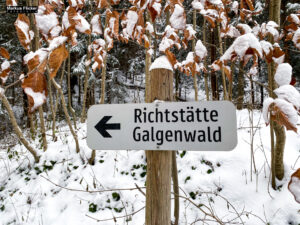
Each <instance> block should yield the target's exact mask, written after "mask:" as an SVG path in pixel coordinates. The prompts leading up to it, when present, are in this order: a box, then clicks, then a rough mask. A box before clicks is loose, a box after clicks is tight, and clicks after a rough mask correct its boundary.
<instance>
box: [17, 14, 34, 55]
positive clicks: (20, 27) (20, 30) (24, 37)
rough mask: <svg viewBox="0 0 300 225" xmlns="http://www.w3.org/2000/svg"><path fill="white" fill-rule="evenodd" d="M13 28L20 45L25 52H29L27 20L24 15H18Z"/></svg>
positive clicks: (29, 40) (29, 39) (28, 25)
mask: <svg viewBox="0 0 300 225" xmlns="http://www.w3.org/2000/svg"><path fill="white" fill-rule="evenodd" d="M15 27H16V29H17V35H18V38H19V41H20V43H21V45H22V46H23V47H24V48H25V49H26V50H29V47H30V42H31V38H30V29H29V27H30V21H29V18H28V17H27V16H26V15H25V14H19V15H18V18H17V20H16V22H15Z"/></svg>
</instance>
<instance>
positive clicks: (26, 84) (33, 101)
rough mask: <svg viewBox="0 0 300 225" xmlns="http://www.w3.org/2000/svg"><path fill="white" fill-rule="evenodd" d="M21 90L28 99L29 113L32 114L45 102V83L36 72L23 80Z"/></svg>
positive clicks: (43, 77)
mask: <svg viewBox="0 0 300 225" xmlns="http://www.w3.org/2000/svg"><path fill="white" fill-rule="evenodd" d="M22 88H23V89H24V92H25V93H26V95H27V98H28V104H29V112H31V113H32V112H33V111H35V110H36V109H37V108H38V107H39V106H41V105H43V104H44V103H45V102H46V96H47V81H46V78H45V76H44V75H43V74H42V73H40V72H38V71H36V72H34V73H30V74H29V76H28V77H26V78H25V79H24V81H23V83H22Z"/></svg>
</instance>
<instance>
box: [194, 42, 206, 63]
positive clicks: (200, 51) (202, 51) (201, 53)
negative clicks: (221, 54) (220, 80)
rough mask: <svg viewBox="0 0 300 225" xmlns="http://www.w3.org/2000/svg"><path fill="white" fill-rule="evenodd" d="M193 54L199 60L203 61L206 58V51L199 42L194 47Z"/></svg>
mask: <svg viewBox="0 0 300 225" xmlns="http://www.w3.org/2000/svg"><path fill="white" fill-rule="evenodd" d="M195 53H196V55H197V56H198V57H200V59H201V60H203V59H204V58H205V57H206V56H207V49H206V47H205V46H204V45H203V44H202V41H201V40H198V41H197V43H196V46H195Z"/></svg>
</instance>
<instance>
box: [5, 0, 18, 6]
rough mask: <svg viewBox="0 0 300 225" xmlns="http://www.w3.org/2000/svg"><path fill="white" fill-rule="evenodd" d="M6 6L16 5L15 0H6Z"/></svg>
mask: <svg viewBox="0 0 300 225" xmlns="http://www.w3.org/2000/svg"><path fill="white" fill-rule="evenodd" d="M6 6H18V1H17V0H6Z"/></svg>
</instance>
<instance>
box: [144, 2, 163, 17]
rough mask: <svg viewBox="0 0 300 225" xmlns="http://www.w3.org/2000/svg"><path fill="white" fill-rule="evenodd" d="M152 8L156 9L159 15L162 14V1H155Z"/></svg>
mask: <svg viewBox="0 0 300 225" xmlns="http://www.w3.org/2000/svg"><path fill="white" fill-rule="evenodd" d="M145 5H146V4H145ZM152 8H153V9H155V11H156V13H157V15H160V13H161V4H160V3H158V2H154V3H153V5H152Z"/></svg>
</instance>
